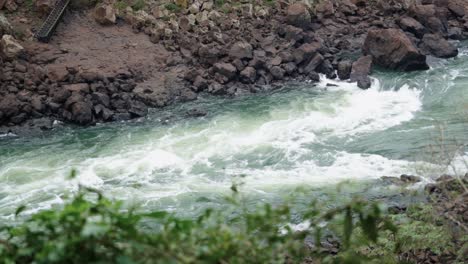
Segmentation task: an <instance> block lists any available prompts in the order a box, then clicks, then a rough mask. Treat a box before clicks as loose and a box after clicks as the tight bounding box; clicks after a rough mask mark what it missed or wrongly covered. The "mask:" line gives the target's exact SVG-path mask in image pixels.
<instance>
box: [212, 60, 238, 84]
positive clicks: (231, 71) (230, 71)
mask: <svg viewBox="0 0 468 264" xmlns="http://www.w3.org/2000/svg"><path fill="white" fill-rule="evenodd" d="M213 69H214V71H215V72H217V73H219V74H221V75H222V76H224V77H226V78H228V79H229V80H230V79H232V78H234V77H235V76H236V73H237V69H236V67H234V65H232V64H231V63H224V62H219V63H216V64H215V65H213Z"/></svg>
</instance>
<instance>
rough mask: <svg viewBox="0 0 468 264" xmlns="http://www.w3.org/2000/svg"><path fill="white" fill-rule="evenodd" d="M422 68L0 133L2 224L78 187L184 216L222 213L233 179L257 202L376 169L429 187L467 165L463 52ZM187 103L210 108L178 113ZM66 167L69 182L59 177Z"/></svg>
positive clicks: (364, 179)
mask: <svg viewBox="0 0 468 264" xmlns="http://www.w3.org/2000/svg"><path fill="white" fill-rule="evenodd" d="M465 47H466V45H465ZM430 65H431V69H430V70H428V71H423V72H411V73H395V72H386V71H382V70H380V71H379V70H377V71H375V72H374V74H373V85H372V87H371V88H370V89H368V90H361V89H359V88H357V86H356V85H355V84H350V83H346V82H340V81H331V80H326V79H322V81H321V82H320V83H319V84H311V83H291V84H288V85H285V86H284V87H282V88H281V89H276V90H274V91H269V92H264V93H258V94H254V95H246V96H240V97H237V98H234V99H228V98H220V97H211V96H207V95H204V96H201V98H200V99H199V100H198V101H196V102H191V103H185V104H177V105H173V106H170V107H168V108H165V109H163V110H154V111H152V113H151V114H150V115H149V116H148V117H147V118H145V119H142V120H137V121H131V122H123V123H111V124H99V125H96V126H93V127H88V128H77V127H71V126H65V127H61V128H58V129H56V130H54V131H51V132H46V133H44V134H43V135H40V136H34V137H22V138H19V137H14V136H6V135H3V136H1V137H0V219H6V220H12V219H13V214H14V212H15V209H16V208H17V207H18V206H20V205H23V204H24V205H27V211H26V212H25V213H26V214H28V213H33V212H36V211H38V210H41V209H46V208H51V207H53V206H57V205H60V204H62V203H63V202H64V200H66V199H67V197H69V196H70V195H71V194H73V193H75V192H76V191H77V190H78V185H79V184H82V185H85V186H89V187H93V188H96V189H99V190H101V191H102V192H103V193H104V194H106V195H107V196H109V197H112V198H114V199H119V200H125V201H126V202H128V203H130V204H138V205H139V206H141V207H143V208H146V209H164V210H169V211H173V212H176V213H180V214H188V215H191V214H196V213H197V212H200V210H203V209H204V208H207V207H220V208H222V206H223V197H225V196H226V195H229V192H230V186H231V185H232V184H233V182H234V183H240V182H241V183H243V184H242V186H241V190H242V192H243V193H245V195H246V196H248V197H251V201H252V203H257V202H258V201H275V200H277V199H279V197H284V196H286V195H287V194H290V193H294V190H296V189H297V188H298V187H301V188H303V189H307V190H309V191H311V192H312V193H314V195H316V196H317V197H320V195H322V194H323V193H329V194H330V193H334V191H333V190H335V189H336V188H335V187H336V186H337V185H336V184H337V183H340V182H342V181H344V180H346V181H351V185H352V186H353V187H352V188H349V192H350V193H353V194H360V195H364V196H378V195H379V193H380V191H379V190H378V189H375V188H373V187H375V186H376V185H378V184H377V183H378V179H379V178H380V177H381V176H386V175H387V176H398V175H400V174H402V173H407V174H416V175H422V176H424V182H428V181H432V180H433V179H434V178H435V177H436V176H438V175H440V174H441V173H454V171H456V172H457V173H460V172H461V171H463V170H464V171H466V170H467V165H465V161H466V160H468V147H466V146H465V147H463V145H468V48H464V49H462V50H461V54H460V55H459V56H458V57H457V58H454V59H450V60H438V59H430ZM194 107H196V108H200V109H203V110H204V111H206V112H207V113H208V115H206V116H205V117H201V118H190V117H186V116H185V115H184V114H181V113H185V112H186V111H187V110H189V109H192V108H194ZM448 165H450V166H448ZM72 168H74V169H76V170H77V172H78V174H77V177H76V178H75V179H69V178H68V175H69V174H70V171H71V169H72ZM335 193H336V191H335Z"/></svg>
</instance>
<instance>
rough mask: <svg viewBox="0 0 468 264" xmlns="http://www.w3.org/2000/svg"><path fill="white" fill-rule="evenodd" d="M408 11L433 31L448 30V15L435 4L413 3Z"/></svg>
mask: <svg viewBox="0 0 468 264" xmlns="http://www.w3.org/2000/svg"><path fill="white" fill-rule="evenodd" d="M408 13H409V15H410V16H412V17H414V18H416V19H417V20H418V21H419V22H420V23H421V24H423V25H424V26H426V27H427V28H428V29H429V30H430V31H431V32H433V33H439V32H446V31H447V25H446V17H444V15H443V13H442V12H438V9H437V7H436V6H435V5H413V6H411V7H410V9H409V10H408Z"/></svg>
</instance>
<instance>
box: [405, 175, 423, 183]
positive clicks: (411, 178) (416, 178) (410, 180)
mask: <svg viewBox="0 0 468 264" xmlns="http://www.w3.org/2000/svg"><path fill="white" fill-rule="evenodd" d="M400 180H401V181H402V182H404V183H416V182H420V181H421V177H419V176H414V175H406V174H403V175H401V176H400Z"/></svg>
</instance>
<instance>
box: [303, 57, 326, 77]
mask: <svg viewBox="0 0 468 264" xmlns="http://www.w3.org/2000/svg"><path fill="white" fill-rule="evenodd" d="M322 62H323V56H322V55H321V54H320V53H317V54H315V56H314V57H313V58H312V59H311V60H310V62H309V64H307V66H306V67H305V68H304V73H306V74H309V73H311V72H314V71H315V69H317V67H318V66H320V64H322Z"/></svg>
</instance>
